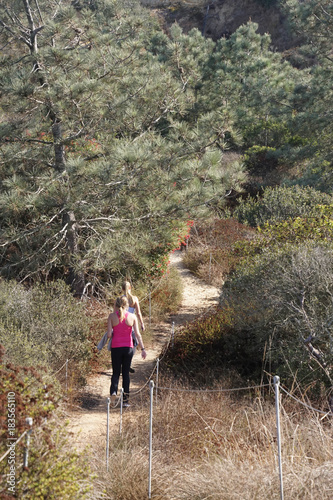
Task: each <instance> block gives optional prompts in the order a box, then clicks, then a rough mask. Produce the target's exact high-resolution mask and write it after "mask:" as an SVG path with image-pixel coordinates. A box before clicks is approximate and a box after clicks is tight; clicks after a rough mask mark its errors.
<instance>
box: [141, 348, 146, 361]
mask: <svg viewBox="0 0 333 500" xmlns="http://www.w3.org/2000/svg"><path fill="white" fill-rule="evenodd" d="M141 356H142V359H146V357H147V353H146V349H145V348H143V349H141Z"/></svg>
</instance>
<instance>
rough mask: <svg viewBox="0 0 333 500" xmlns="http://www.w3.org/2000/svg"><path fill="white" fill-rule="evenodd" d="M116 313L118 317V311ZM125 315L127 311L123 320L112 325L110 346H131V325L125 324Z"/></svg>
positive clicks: (126, 314)
mask: <svg viewBox="0 0 333 500" xmlns="http://www.w3.org/2000/svg"><path fill="white" fill-rule="evenodd" d="M116 314H117V316H118V318H119V313H118V311H117V312H116ZM127 316H128V312H127V313H125V318H124V319H123V321H120V322H119V323H118V325H117V326H114V327H113V333H112V342H111V347H133V337H132V327H131V326H128V325H126V318H127Z"/></svg>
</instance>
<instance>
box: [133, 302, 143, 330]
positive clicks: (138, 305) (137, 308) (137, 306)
mask: <svg viewBox="0 0 333 500" xmlns="http://www.w3.org/2000/svg"><path fill="white" fill-rule="evenodd" d="M135 299H136V300H135V303H134V307H135V310H136V315H137V317H138V318H139V320H140V323H141V330H142V331H143V332H144V331H145V325H144V323H143V318H142V314H141V309H140V304H139V299H138V298H137V297H135Z"/></svg>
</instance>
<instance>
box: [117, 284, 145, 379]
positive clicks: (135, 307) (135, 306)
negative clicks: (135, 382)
mask: <svg viewBox="0 0 333 500" xmlns="http://www.w3.org/2000/svg"><path fill="white" fill-rule="evenodd" d="M121 288H122V291H123V293H124V295H125V297H126V298H127V300H128V312H129V313H132V314H135V315H136V316H137V318H138V319H139V321H140V324H141V330H142V331H143V332H144V331H145V325H144V322H143V318H142V314H141V309H140V303H139V299H138V297H136V296H135V295H132V286H131V283H130V282H129V281H124V282H123V284H122V286H121ZM132 337H133V345H134V353H133V355H134V354H135V351H136V346H137V345H138V342H137V340H136V336H135V333H134V330H132ZM130 372H131V373H134V372H135V371H134V370H133V368H130Z"/></svg>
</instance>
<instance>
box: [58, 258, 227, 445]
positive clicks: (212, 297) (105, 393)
mask: <svg viewBox="0 0 333 500" xmlns="http://www.w3.org/2000/svg"><path fill="white" fill-rule="evenodd" d="M170 265H171V266H174V267H175V268H176V269H177V270H178V272H179V275H180V279H181V280H182V282H183V288H184V291H183V301H182V304H181V308H180V310H179V312H178V314H177V315H174V316H170V317H169V318H168V321H167V322H165V323H161V324H158V325H152V327H151V329H152V330H153V338H152V343H151V345H149V344H147V343H146V347H147V358H146V359H145V360H142V358H141V352H140V350H137V352H136V354H135V356H134V358H133V362H132V367H133V368H134V370H135V373H134V374H132V375H131V387H130V403H131V407H130V408H126V409H124V412H131V411H133V410H134V411H135V395H137V396H138V395H139V394H140V391H141V390H142V389H143V388H144V387H146V386H147V385H148V383H149V378H150V376H151V374H152V372H153V371H154V369H155V368H156V362H157V359H158V358H159V356H160V354H161V351H162V348H163V346H164V345H165V344H166V343H167V342H168V341H169V340H170V337H171V331H172V328H173V327H172V324H173V323H174V328H173V329H174V332H175V335H177V327H179V326H181V325H184V324H185V323H187V322H189V321H191V320H193V319H194V318H195V317H196V316H197V315H198V314H200V313H201V312H203V311H205V310H207V309H209V308H210V307H212V306H214V305H215V304H216V303H217V302H218V298H219V294H220V290H219V289H218V288H216V287H214V286H210V285H207V284H205V283H204V282H202V281H201V280H199V279H198V278H196V277H195V276H193V275H192V274H191V272H190V271H189V270H188V269H186V268H185V267H184V265H183V261H182V253H181V252H180V251H175V252H174V253H172V254H171V256H170ZM145 319H146V318H145ZM104 349H106V347H104ZM111 374H112V369H111V366H110V369H107V370H105V371H100V372H97V373H96V374H95V375H93V376H92V377H91V379H90V380H89V382H88V384H87V386H86V387H85V389H84V391H83V394H82V405H81V407H76V408H72V409H71V410H70V411H69V412H67V413H68V416H69V421H70V423H69V430H70V431H71V432H72V436H73V445H74V446H75V447H76V448H77V449H78V450H80V449H83V448H84V447H85V446H86V445H87V444H90V443H92V442H94V441H96V440H98V441H99V440H100V439H105V437H106V425H107V399H108V397H109V396H110V380H111ZM119 385H120V386H121V381H120V384H119ZM119 415H120V410H119V406H118V407H117V408H112V407H110V416H109V425H110V432H112V428H113V427H115V426H118V425H119V420H120V418H119Z"/></svg>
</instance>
